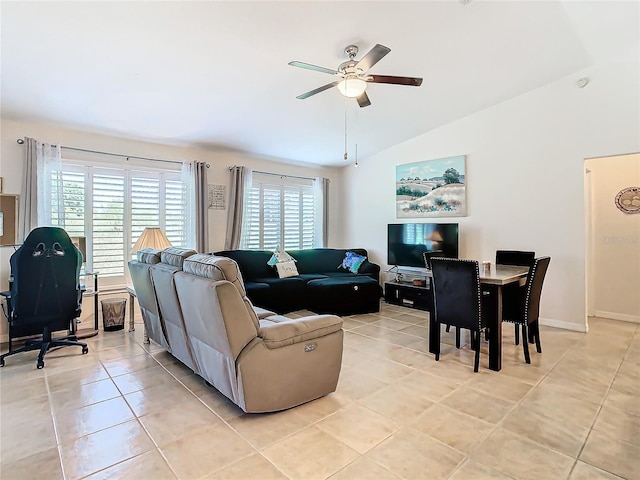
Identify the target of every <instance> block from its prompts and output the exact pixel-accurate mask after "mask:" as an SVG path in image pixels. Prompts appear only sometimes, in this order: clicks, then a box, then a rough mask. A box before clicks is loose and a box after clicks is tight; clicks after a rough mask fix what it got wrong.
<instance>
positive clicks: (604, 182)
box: [585, 154, 640, 322]
mask: <svg viewBox="0 0 640 480" xmlns="http://www.w3.org/2000/svg"><path fill="white" fill-rule="evenodd" d="M585 166H586V168H587V169H588V170H589V172H590V173H589V174H588V175H589V176H590V177H591V178H590V182H591V189H592V197H591V198H592V207H591V211H590V212H587V213H588V214H590V215H591V225H592V236H591V239H588V240H587V241H591V242H592V249H591V251H592V256H593V260H592V264H591V265H592V271H591V274H592V275H593V282H592V285H593V286H592V288H591V289H589V290H588V295H590V296H592V297H593V298H592V302H593V308H594V312H593V313H594V314H595V315H596V316H598V317H605V318H613V319H616V320H626V321H633V322H640V294H639V293H638V292H639V289H640V215H639V214H625V213H623V212H621V211H620V210H619V209H618V208H617V207H616V205H615V203H614V199H615V197H616V195H617V194H618V192H619V191H620V190H622V189H623V188H626V187H640V154H635V155H624V156H617V157H608V158H594V159H589V160H587V161H586V162H585Z"/></svg>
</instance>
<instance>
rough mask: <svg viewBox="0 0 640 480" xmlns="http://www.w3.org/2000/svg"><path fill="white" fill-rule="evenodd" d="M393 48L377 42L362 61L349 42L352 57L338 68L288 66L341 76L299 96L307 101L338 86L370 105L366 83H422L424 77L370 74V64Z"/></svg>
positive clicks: (294, 62) (341, 91)
mask: <svg viewBox="0 0 640 480" xmlns="http://www.w3.org/2000/svg"><path fill="white" fill-rule="evenodd" d="M390 51H391V49H390V48H388V47H385V46H384V45H380V44H376V46H375V47H373V48H372V49H371V50H369V52H367V54H366V55H365V56H364V57H362V58H361V59H360V60H356V59H355V57H356V55H357V54H358V47H357V46H356V45H349V46H348V47H347V48H345V49H344V53H346V54H347V56H348V57H349V60H347V61H346V62H344V63H341V64H340V66H339V67H338V69H337V70H331V69H330V68H324V67H318V66H316V65H311V64H309V63H304V62H297V61H293V62H289V65H291V66H292V67H300V68H306V69H308V70H315V71H317V72H322V73H328V74H329V75H335V76H336V77H339V79H338V80H336V81H334V82H331V83H328V84H326V85H323V86H322V87H318V88H316V89H314V90H311V91H309V92H307V93H303V94H302V95H298V96H297V97H296V98H299V99H300V100H304V99H305V98H308V97H310V96H312V95H315V94H316V93H320V92H324V91H325V90H328V89H330V88H332V87H336V86H337V87H338V90H340V93H342V95H344V96H345V97H351V98H355V99H356V100H357V101H358V105H360V106H361V107H367V106H369V105H371V101H370V100H369V97H368V96H367V92H366V89H367V83H391V84H394V85H410V86H414V87H419V86H420V85H422V78H417V77H394V76H389V75H375V74H368V73H367V72H368V71H369V69H370V68H371V67H373V66H374V65H375V64H376V63H378V62H379V61H380V60H382V59H383V58H384V56H385V55H386V54H387V53H389V52H390Z"/></svg>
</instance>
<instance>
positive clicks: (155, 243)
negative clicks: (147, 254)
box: [131, 227, 171, 253]
mask: <svg viewBox="0 0 640 480" xmlns="http://www.w3.org/2000/svg"><path fill="white" fill-rule="evenodd" d="M170 246H171V242H170V241H169V239H168V238H167V236H166V235H165V234H164V232H163V231H162V230H161V229H160V227H146V228H145V229H144V231H143V232H142V235H140V237H139V238H138V240H137V241H136V243H135V245H134V246H133V248H132V249H131V253H136V252H138V250H142V249H143V248H153V249H155V250H163V249H165V248H167V247H170Z"/></svg>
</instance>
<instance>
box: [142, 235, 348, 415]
mask: <svg viewBox="0 0 640 480" xmlns="http://www.w3.org/2000/svg"><path fill="white" fill-rule="evenodd" d="M129 270H130V271H131V277H132V280H133V284H134V288H135V289H136V294H137V296H138V301H139V303H140V308H141V311H142V316H143V321H144V324H145V331H146V332H147V334H148V335H149V338H150V339H151V340H153V341H154V342H156V343H158V344H160V345H163V346H164V347H165V348H166V349H167V350H168V351H170V352H171V353H172V354H173V355H174V356H176V358H178V359H179V360H180V361H182V362H183V363H184V364H185V365H187V366H189V367H190V368H191V369H192V370H193V371H194V372H195V373H197V374H198V375H200V376H201V377H203V378H204V379H205V380H207V381H208V382H209V383H210V384H212V385H213V386H214V387H215V388H217V389H218V390H219V391H220V392H221V393H223V394H224V395H226V396H227V397H228V398H229V399H231V400H232V401H233V402H234V403H235V404H237V405H238V406H239V407H240V408H242V409H243V410H244V411H245V412H250V413H258V412H272V411H277V410H283V409H286V408H290V407H294V406H296V405H300V404H302V403H305V402H308V401H310V400H314V399H316V398H319V397H322V396H324V395H327V394H328V393H331V392H333V391H335V389H336V385H337V383H338V376H339V374H340V367H341V364H342V344H343V331H342V319H341V318H340V317H337V316H335V315H312V316H308V317H303V318H296V319H290V318H287V317H283V316H280V315H276V314H274V313H273V312H269V311H267V310H264V309H260V308H254V307H253V305H252V304H251V302H250V301H249V299H248V298H247V296H246V292H245V289H244V283H243V281H242V276H241V274H240V270H239V269H238V266H237V264H236V262H235V261H233V260H231V259H229V258H226V257H216V256H212V255H204V254H197V253H195V252H193V251H192V250H185V249H179V248H175V247H171V248H168V249H165V250H163V251H160V252H158V251H150V250H143V251H141V252H139V253H138V259H137V260H133V261H131V262H129ZM139 292H140V293H139ZM149 292H152V293H153V294H152V295H150V294H149ZM141 293H142V295H141Z"/></svg>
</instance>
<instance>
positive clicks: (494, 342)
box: [427, 263, 529, 371]
mask: <svg viewBox="0 0 640 480" xmlns="http://www.w3.org/2000/svg"><path fill="white" fill-rule="evenodd" d="M479 272H480V289H481V291H482V292H481V293H482V295H487V296H488V299H487V302H486V303H484V302H483V305H487V306H488V308H489V313H488V315H487V322H488V324H487V327H488V329H489V369H491V370H495V371H499V370H500V369H502V294H503V288H504V286H505V285H510V284H513V283H516V282H517V283H518V284H520V285H524V284H525V282H526V280H527V275H528V274H529V267H523V266H517V265H500V264H497V265H491V266H489V268H485V267H484V266H483V265H482V263H481V264H480V271H479ZM427 276H432V274H431V271H428V272H427ZM430 283H431V285H433V282H430ZM430 292H431V294H430V295H429V296H428V297H430V298H429V301H428V302H427V311H428V312H429V352H431V353H434V354H435V353H436V350H437V347H438V343H439V342H440V335H438V333H439V332H440V326H439V325H438V324H437V322H436V316H435V307H434V305H435V304H434V301H433V288H430ZM524 341H526V339H525V340H524Z"/></svg>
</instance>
